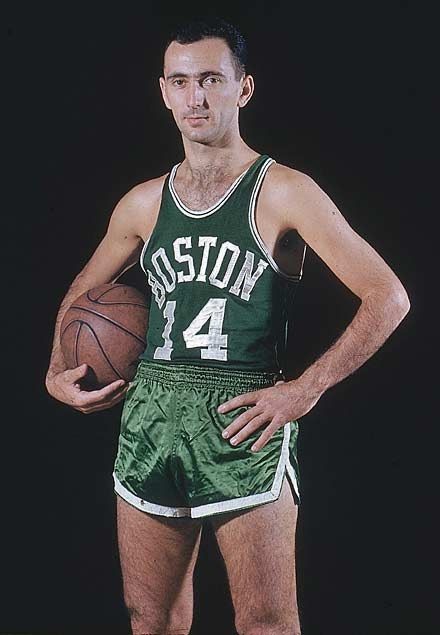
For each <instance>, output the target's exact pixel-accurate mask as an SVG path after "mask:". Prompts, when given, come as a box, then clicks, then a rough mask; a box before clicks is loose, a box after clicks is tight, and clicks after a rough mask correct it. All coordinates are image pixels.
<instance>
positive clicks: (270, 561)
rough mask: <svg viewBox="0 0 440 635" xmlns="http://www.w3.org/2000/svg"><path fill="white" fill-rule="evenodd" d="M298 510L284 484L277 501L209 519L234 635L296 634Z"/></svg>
mask: <svg viewBox="0 0 440 635" xmlns="http://www.w3.org/2000/svg"><path fill="white" fill-rule="evenodd" d="M297 516H298V507H297V505H296V503H295V501H294V499H293V495H292V491H291V488H290V483H289V482H288V480H287V478H285V479H284V483H283V487H282V489H281V493H280V496H279V498H278V500H276V501H275V502H273V503H268V504H265V505H260V506H258V507H254V508H252V509H250V510H247V511H241V512H231V513H227V514H222V515H220V516H213V517H212V518H211V523H212V526H213V528H214V531H215V534H216V538H217V542H218V545H219V548H220V551H221V553H222V555H223V558H224V561H225V564H226V569H227V573H228V579H229V584H230V587H231V596H232V601H233V604H234V609H235V625H236V629H237V632H238V633H239V635H300V633H301V628H300V622H299V615H298V604H297V597H296V575H295V531H296V521H297Z"/></svg>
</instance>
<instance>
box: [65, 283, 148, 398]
mask: <svg viewBox="0 0 440 635" xmlns="http://www.w3.org/2000/svg"><path fill="white" fill-rule="evenodd" d="M147 326H148V305H147V303H146V300H144V295H143V293H142V292H140V291H139V290H138V289H136V288H134V287H129V286H127V285H121V284H119V285H115V284H113V283H112V284H104V285H100V286H98V287H94V288H92V289H89V290H87V291H85V292H84V293H83V294H82V295H81V296H79V297H78V298H76V300H74V301H73V303H72V304H71V306H70V307H69V308H68V310H67V311H66V314H65V315H64V317H63V320H62V323H61V327H60V345H61V350H62V351H63V355H64V358H65V360H66V363H67V366H68V368H75V367H78V366H80V365H81V364H82V363H87V365H88V366H89V367H90V369H91V370H92V371H93V374H94V379H93V385H94V386H95V385H96V387H99V386H104V385H107V384H109V383H111V382H112V381H114V380H116V379H124V380H126V381H130V380H131V379H132V378H133V376H134V374H135V371H136V366H137V363H138V358H139V355H140V353H141V352H142V351H143V350H145V346H146V330H147ZM85 327H88V328H85ZM90 381H92V379H91V378H90Z"/></svg>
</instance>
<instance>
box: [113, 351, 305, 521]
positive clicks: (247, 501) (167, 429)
mask: <svg viewBox="0 0 440 635" xmlns="http://www.w3.org/2000/svg"><path fill="white" fill-rule="evenodd" d="M277 379H280V376H279V375H275V374H274V373H265V372H254V371H252V372H250V371H239V370H230V369H223V368H222V369H218V368H212V367H209V368H206V367H201V366H195V365H187V364H164V363H160V362H145V361H141V362H140V364H139V366H138V370H137V373H136V376H135V378H134V380H133V381H132V382H131V383H130V386H129V389H128V391H127V394H126V398H125V403H124V408H123V411H122V419H121V432H120V436H119V444H118V453H117V456H116V461H115V466H114V472H113V478H114V483H115V491H116V493H117V494H119V495H120V496H121V497H122V498H124V499H125V500H126V501H127V502H128V503H131V504H132V505H134V506H135V507H137V508H138V509H141V510H142V511H145V512H149V513H151V514H158V515H160V516H174V517H180V516H189V517H192V518H197V517H202V516H211V515H213V514H218V513H221V512H227V511H232V510H239V509H246V508H248V507H253V506H255V505H260V504H262V503H268V502H272V501H275V500H276V499H277V498H278V496H279V494H280V491H281V486H282V483H283V479H284V476H285V475H287V476H288V478H289V480H290V482H291V485H292V489H293V492H294V497H295V500H296V502H297V504H298V503H299V487H298V485H299V470H298V462H297V437H298V422H297V421H291V422H289V423H286V424H285V425H284V426H283V427H281V428H279V429H278V430H277V431H276V432H275V434H274V435H273V436H272V437H271V439H270V440H269V441H268V443H267V444H266V445H265V446H264V448H262V449H261V450H259V451H258V452H252V451H251V449H250V448H251V446H252V444H253V443H254V442H255V440H256V439H258V437H259V436H260V434H261V432H262V430H263V429H262V428H260V429H258V430H256V431H255V432H254V433H253V434H252V435H251V436H250V437H249V438H248V439H246V440H244V441H242V442H241V443H239V444H238V445H237V446H235V447H234V446H232V445H231V444H230V441H229V440H226V439H224V438H223V437H222V431H223V430H224V428H226V427H227V426H228V425H229V424H230V423H231V422H232V421H233V420H234V419H235V418H236V417H238V415H239V414H241V413H242V412H244V411H245V410H247V409H248V408H250V407H251V406H243V407H240V408H236V409H235V410H232V411H230V412H228V413H226V414H219V413H218V412H217V408H218V406H219V405H220V404H221V403H223V402H225V401H227V400H229V399H231V398H232V397H234V396H236V395H240V394H242V393H245V392H250V391H253V390H258V389H262V388H266V387H268V386H272V385H273V384H274V383H275V381H276V380H277Z"/></svg>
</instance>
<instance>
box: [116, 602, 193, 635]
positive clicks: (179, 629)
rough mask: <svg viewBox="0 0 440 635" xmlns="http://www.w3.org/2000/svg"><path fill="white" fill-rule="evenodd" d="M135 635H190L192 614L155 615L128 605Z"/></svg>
mask: <svg viewBox="0 0 440 635" xmlns="http://www.w3.org/2000/svg"><path fill="white" fill-rule="evenodd" d="M126 607H127V611H128V615H129V618H130V623H131V629H132V633H133V635H189V633H190V630H191V625H192V614H191V615H189V614H188V615H182V614H181V613H180V612H171V614H170V615H166V614H162V615H158V614H156V615H155V614H153V613H152V612H151V611H148V609H147V608H145V610H144V609H143V608H140V607H138V606H133V605H131V604H127V603H126Z"/></svg>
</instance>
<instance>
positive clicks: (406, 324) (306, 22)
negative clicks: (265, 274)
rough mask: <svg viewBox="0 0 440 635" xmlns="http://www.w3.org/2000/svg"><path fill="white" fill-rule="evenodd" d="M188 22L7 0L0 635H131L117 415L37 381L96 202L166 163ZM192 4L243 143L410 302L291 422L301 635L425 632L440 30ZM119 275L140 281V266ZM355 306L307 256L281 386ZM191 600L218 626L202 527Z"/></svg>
mask: <svg viewBox="0 0 440 635" xmlns="http://www.w3.org/2000/svg"><path fill="white" fill-rule="evenodd" d="M186 9H188V11H187V10H186ZM191 9H192V11H191V13H190V12H189V7H186V8H185V7H181V9H180V10H179V11H178V12H177V13H176V12H175V11H173V13H171V9H170V8H168V10H167V9H165V8H162V9H161V8H160V7H159V5H158V4H157V3H151V2H142V3H141V2H130V3H125V4H124V5H122V3H118V6H117V7H116V6H115V7H113V8H112V7H110V6H107V5H106V4H102V5H100V6H99V5H94V6H88V7H86V6H85V5H84V6H83V7H80V6H79V5H77V4H74V3H71V4H67V3H66V4H64V3H58V4H53V5H49V4H40V3H39V4H38V5H32V6H31V5H29V6H26V5H25V4H23V3H16V4H15V5H14V9H13V10H11V11H10V13H9V15H8V19H7V29H6V30H5V39H6V42H7V45H8V52H9V61H10V63H9V69H10V71H11V72H10V74H9V77H8V90H7V96H8V98H11V99H10V100H9V99H8V101H10V104H11V106H12V108H11V110H10V112H9V114H8V115H7V117H6V119H5V123H6V126H5V128H6V130H5V132H6V135H7V137H8V139H9V141H10V142H11V143H10V145H9V149H8V154H7V157H6V158H7V162H8V165H9V166H10V168H11V169H10V170H9V171H8V183H7V184H9V185H11V189H10V192H11V199H10V202H8V203H6V201H5V202H4V214H3V219H4V234H3V243H4V244H3V249H4V251H6V266H5V267H4V272H5V276H6V279H7V283H8V288H9V289H10V293H9V292H8V297H9V298H10V300H11V301H10V302H6V304H5V305H4V306H6V308H7V310H6V314H7V315H8V316H9V317H10V318H12V319H11V320H10V321H11V326H10V327H8V328H7V330H6V331H5V335H4V352H5V360H6V359H7V361H5V370H6V374H5V379H4V417H3V431H4V432H3V439H2V440H3V443H2V462H1V465H2V468H3V471H4V475H3V476H2V490H3V496H2V502H3V505H2V508H3V518H4V521H3V522H2V528H1V531H2V534H3V537H2V542H1V545H2V555H1V558H2V567H1V569H2V580H3V584H4V587H5V588H4V591H3V593H2V597H1V605H2V606H1V611H0V632H2V633H21V632H29V633H30V632H32V633H48V634H49V633H54V634H61V633H66V634H67V633H72V634H78V635H81V634H83V633H84V634H85V633H106V634H113V633H115V634H121V635H122V634H123V633H126V632H127V630H126V629H127V624H128V621H127V616H126V613H125V609H124V606H123V601H122V594H121V578H120V571H119V564H118V556H117V550H116V533H115V499H114V495H113V489H112V485H113V483H112V478H111V472H112V468H113V461H114V457H115V453H116V447H117V435H118V426H119V416H120V407H119V406H118V407H116V408H114V409H113V410H112V411H106V412H102V413H98V414H94V415H91V416H88V417H85V416H84V415H81V414H80V413H77V412H75V411H71V410H70V409H69V408H68V407H67V406H64V405H62V404H59V403H57V402H55V401H54V400H52V399H51V398H50V397H49V396H48V395H47V394H46V393H45V389H44V375H45V372H46V369H47V365H48V360H49V355H50V348H51V339H52V332H53V325H54V320H55V316H56V312H57V310H58V306H59V304H60V302H61V300H62V298H63V296H64V294H65V293H66V291H67V289H68V286H69V284H70V282H71V281H72V279H73V277H74V276H75V275H76V273H78V271H79V270H80V269H81V268H82V267H83V266H84V264H85V263H86V261H87V260H88V258H89V257H90V255H91V254H92V252H93V250H94V248H95V247H96V245H97V243H98V241H99V240H100V239H101V237H102V235H103V233H104V231H105V228H106V226H107V222H108V219H109V215H110V213H111V210H112V209H113V207H114V206H115V204H116V203H117V201H118V200H119V198H120V197H121V196H122V195H123V194H124V193H125V192H126V191H127V190H128V189H130V188H131V187H132V186H133V185H135V184H137V183H140V182H141V181H145V180H147V179H149V178H152V177H156V176H158V175H160V174H163V173H164V172H167V171H168V170H169V169H170V167H171V165H173V164H174V163H176V162H178V161H180V160H181V159H182V146H181V141H180V138H179V134H178V132H177V130H176V128H175V125H174V123H173V121H172V119H171V115H170V113H169V112H168V111H167V110H166V109H165V107H164V106H163V104H162V102H161V97H160V93H159V88H158V81H157V77H158V76H159V74H160V69H161V66H160V65H161V51H162V49H161V46H162V43H163V37H164V35H165V34H166V33H167V32H168V29H169V28H170V27H171V26H172V25H173V24H174V23H175V21H176V20H178V19H179V18H180V17H186V16H188V15H194V14H197V10H198V7H196V6H195V5H191ZM203 9H204V10H205V13H206V12H208V13H209V12H211V13H218V14H220V15H221V16H222V17H224V18H226V19H229V20H230V21H232V22H235V23H236V24H237V25H238V26H239V28H241V30H242V31H243V32H244V34H245V36H247V38H248V41H249V47H250V64H249V71H250V72H251V73H252V74H253V75H254V78H255V82H256V92H255V95H254V97H253V99H252V101H251V102H250V103H249V105H248V106H247V107H246V109H245V110H244V111H242V113H241V129H242V135H243V137H244V139H245V140H246V141H247V142H248V143H249V145H250V146H251V147H253V148H254V149H256V150H257V151H259V152H265V153H267V154H269V155H271V156H273V157H274V158H276V159H277V160H278V161H279V162H280V163H284V164H286V165H290V166H291V167H295V168H297V169H299V170H301V171H303V172H305V173H307V174H309V175H310V176H312V177H313V178H314V179H315V180H316V181H317V183H318V184H319V185H320V186H321V187H322V188H323V189H324V190H325V191H326V192H327V193H328V194H329V195H330V196H331V198H332V199H333V200H334V201H335V203H336V204H337V205H338V207H339V208H340V210H341V211H342V213H343V214H344V216H345V217H346V219H347V220H348V222H349V223H350V224H351V225H352V227H353V228H354V229H355V230H356V231H357V232H358V233H359V234H361V235H362V236H363V237H364V238H365V239H366V240H367V241H368V242H369V243H370V244H372V245H373V246H374V247H375V249H376V250H377V251H378V252H379V253H380V254H381V255H382V257H383V258H384V259H385V260H386V262H387V263H388V264H389V265H390V266H391V267H392V268H393V269H394V271H395V272H396V273H397V275H398V276H399V278H400V279H401V281H402V282H403V284H404V286H405V287H406V289H407V291H408V294H409V297H410V299H411V302H412V306H411V311H410V313H409V314H408V315H407V317H406V318H405V320H404V321H403V322H402V324H401V325H400V326H399V328H398V329H397V331H395V333H394V334H393V335H392V336H391V337H390V338H389V340H388V341H387V342H386V343H385V344H384V346H383V347H382V348H381V349H380V350H379V351H378V353H377V354H376V355H375V356H374V357H373V358H371V359H370V360H369V361H368V362H367V363H366V364H365V365H364V366H363V367H362V368H361V369H360V370H358V371H357V372H356V373H355V374H354V375H352V376H350V377H349V378H347V379H346V380H344V381H343V382H341V383H340V384H338V385H337V386H335V387H334V388H332V389H331V390H329V391H328V392H327V393H326V394H325V395H324V396H323V397H322V399H321V400H320V401H319V403H318V404H317V405H316V407H315V408H314V409H313V410H312V411H311V412H310V413H309V414H308V415H307V416H306V417H304V418H303V419H302V420H301V426H300V427H301V432H300V439H299V453H300V467H301V484H302V504H301V507H300V518H299V525H298V532H297V545H298V547H297V549H298V598H299V603H300V609H301V617H302V626H303V633H304V635H323V634H325V635H333V634H335V635H336V634H337V635H342V634H344V635H345V634H347V635H349V634H350V635H434V633H437V632H439V627H440V620H439V617H438V614H436V612H435V606H434V598H435V595H436V594H435V586H436V585H435V582H436V578H437V575H438V574H437V571H438V562H436V555H437V554H436V542H437V541H436V531H435V527H434V518H435V516H436V505H438V496H437V489H438V487H437V483H438V480H437V478H436V477H437V474H436V472H437V456H438V451H437V444H436V441H435V436H434V430H435V413H434V408H433V397H434V396H435V394H436V392H435V391H436V375H438V371H437V367H436V366H437V365H436V364H435V351H434V338H433V333H434V332H435V330H434V320H433V318H434V316H435V315H436V314H435V311H434V310H433V309H429V307H428V302H429V300H430V299H431V298H435V295H436V293H437V287H438V285H437V284H436V282H437V281H436V280H435V281H434V277H433V276H432V280H431V282H430V280H429V274H430V273H432V268H433V264H434V256H435V248H434V244H435V243H434V240H435V238H436V234H435V218H436V216H435V210H434V200H435V199H434V197H433V196H432V194H431V192H432V193H433V192H434V188H433V184H434V181H435V177H436V174H435V171H434V151H433V148H434V146H435V141H434V137H433V135H434V120H435V117H434V104H433V91H432V86H433V83H434V81H435V80H434V75H435V72H434V69H435V63H434V29H433V28H431V27H432V25H433V16H431V15H429V14H428V13H427V12H426V10H425V8H424V6H423V4H420V3H417V4H416V3H415V2H403V1H402V2H397V1H391V2H387V3H383V4H381V5H380V4H377V5H376V4H374V3H373V4H372V3H356V2H354V3H336V4H335V3H325V2H318V3H317V2H313V3H312V2H309V3H301V4H299V5H296V4H293V3H287V2H284V3H280V2H253V3H249V4H248V3H234V4H232V5H230V6H228V5H226V4H224V3H222V4H220V3H216V4H213V5H211V8H210V9H209V10H208V11H207V10H206V7H203ZM5 191H6V190H5ZM10 221H12V225H11V227H10V224H9V222H10ZM120 281H124V282H127V283H128V284H133V285H135V286H138V287H139V288H140V289H142V288H144V285H145V282H144V279H143V274H142V275H141V271H140V270H139V268H138V267H136V268H135V269H133V270H131V271H130V272H128V273H127V274H125V275H124V277H123V279H121V280H120ZM12 298H14V300H13V301H12ZM358 304H359V303H358V301H357V299H356V298H355V297H354V296H353V295H352V294H351V293H350V292H349V291H348V290H347V289H346V288H345V287H344V286H343V285H342V283H341V282H340V281H338V279H337V278H336V277H335V276H334V274H332V272H331V271H330V270H329V269H328V268H327V267H326V265H324V263H323V262H322V261H321V260H320V259H319V258H318V257H317V256H316V255H315V254H314V253H313V251H312V250H311V249H308V252H307V256H306V261H305V267H304V276H303V280H302V283H301V288H300V289H299V291H298V293H297V296H296V307H297V310H296V320H295V323H294V324H293V329H292V340H291V341H292V344H291V360H292V361H291V370H292V372H293V373H294V374H297V375H298V374H300V373H301V371H302V370H303V369H304V368H305V367H306V366H307V365H308V364H310V363H311V362H312V361H313V360H314V359H316V357H317V356H318V355H319V354H321V353H322V352H323V351H324V350H325V349H326V348H328V346H329V345H330V344H331V343H333V341H334V340H335V339H336V337H337V336H338V335H339V334H340V333H342V331H343V330H344V328H345V327H346V326H347V324H348V323H349V321H350V320H351V318H352V317H353V315H354V313H355V311H356V309H357V306H358ZM8 352H9V353H10V354H9V355H8V356H7V357H6V353H8ZM431 361H432V367H431ZM11 379H13V381H12V382H11ZM238 547H239V546H238ZM437 581H438V580H437ZM437 587H438V585H437ZM195 590H196V598H195V616H194V627H193V631H192V632H193V634H194V635H200V634H202V633H212V634H213V635H216V634H218V635H220V634H222V635H227V634H228V633H231V634H232V633H233V632H234V631H233V613H232V608H231V604H230V599H229V595H228V592H227V587H226V579H225V572H224V569H223V565H222V563H221V561H220V559H219V556H218V553H217V551H216V547H215V544H214V541H213V538H212V535H211V534H210V532H209V531H208V530H206V532H205V534H204V538H203V541H202V547H201V558H200V559H199V562H198V565H197V569H196V577H195Z"/></svg>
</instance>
